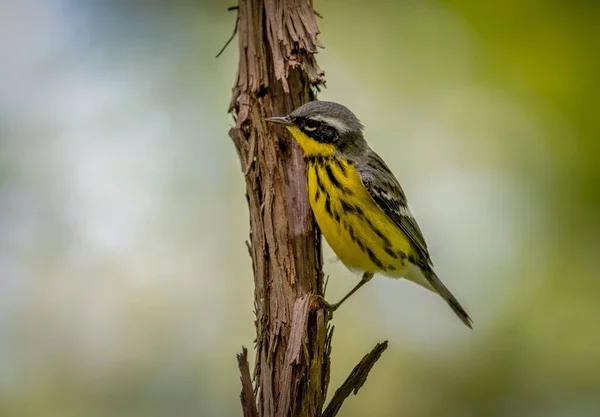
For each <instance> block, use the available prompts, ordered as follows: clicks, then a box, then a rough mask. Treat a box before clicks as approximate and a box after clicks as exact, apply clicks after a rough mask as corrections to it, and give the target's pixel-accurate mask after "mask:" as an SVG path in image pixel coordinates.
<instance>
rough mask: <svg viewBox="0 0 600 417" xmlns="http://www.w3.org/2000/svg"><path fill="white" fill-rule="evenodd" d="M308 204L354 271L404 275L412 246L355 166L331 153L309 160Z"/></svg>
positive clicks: (329, 240)
mask: <svg viewBox="0 0 600 417" xmlns="http://www.w3.org/2000/svg"><path fill="white" fill-rule="evenodd" d="M307 177H308V193H309V200H310V205H311V207H312V210H313V212H314V215H315V218H316V220H317V223H318V225H319V228H320V229H321V232H322V233H323V236H324V237H325V239H326V240H327V242H328V243H329V246H331V248H332V249H333V251H334V252H335V253H336V255H337V256H338V257H339V258H340V260H341V261H342V262H343V263H344V264H345V265H346V266H347V267H349V268H351V269H358V270H361V271H365V272H371V273H376V272H380V273H384V274H386V275H390V276H402V275H403V272H405V268H406V266H407V255H408V254H410V253H411V246H410V242H409V240H408V238H407V237H406V235H405V234H404V233H403V232H402V231H401V230H400V229H399V228H398V227H397V226H396V225H395V224H393V222H392V221H391V220H389V219H388V217H387V216H386V215H385V213H384V212H383V210H382V209H381V208H379V207H378V206H377V205H376V203H375V202H374V201H373V199H372V198H371V196H370V195H369V194H368V192H367V190H366V189H365V187H364V186H363V183H362V180H361V179H360V176H359V174H358V172H357V171H356V169H355V168H354V166H353V165H352V164H350V163H349V162H348V161H346V160H345V159H343V158H340V157H338V156H334V155H329V156H323V155H312V156H311V155H309V156H308V157H307Z"/></svg>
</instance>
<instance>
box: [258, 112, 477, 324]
mask: <svg viewBox="0 0 600 417" xmlns="http://www.w3.org/2000/svg"><path fill="white" fill-rule="evenodd" d="M266 121H268V122H271V123H274V124H279V125H282V126H284V127H285V128H286V129H287V130H288V131H289V132H290V133H291V135H292V137H293V138H294V139H295V141H296V142H297V143H298V144H299V145H300V147H301V148H302V150H303V152H304V157H305V163H306V177H307V191H308V200H309V203H310V207H311V209H312V212H313V214H314V217H315V220H316V222H317V225H318V226H319V229H320V230H321V233H322V235H323V236H324V237H325V239H326V240H327V243H328V244H329V246H330V247H331V249H332V250H333V251H334V252H335V254H336V256H337V257H338V258H339V259H340V260H341V261H342V263H343V264H344V265H345V266H346V267H347V268H348V269H350V270H351V271H355V272H359V273H362V278H361V280H360V282H359V283H358V284H357V285H356V286H355V287H354V288H353V289H352V290H351V291H350V292H348V293H347V294H346V296H344V297H343V298H342V299H341V300H340V301H339V302H337V303H335V304H329V303H327V302H325V305H326V308H327V309H328V310H329V311H330V312H331V313H333V311H335V310H337V309H338V308H339V307H340V306H341V305H342V303H344V302H345V301H346V300H347V299H348V298H350V296H352V295H353V294H354V293H356V291H358V290H359V289H360V288H361V287H362V286H363V285H364V284H366V283H367V282H369V281H370V280H371V279H372V278H373V276H374V275H375V274H380V275H384V276H388V277H391V278H405V279H408V280H410V281H412V282H414V283H416V284H418V285H420V286H422V287H424V288H426V289H428V290H430V291H432V292H434V293H436V294H438V295H439V296H441V297H442V298H443V299H444V300H445V301H446V303H447V304H448V305H449V306H450V308H451V309H452V310H453V311H454V313H455V314H456V315H457V316H458V317H459V318H460V320H462V322H463V323H464V324H465V325H466V326H468V327H469V328H472V320H471V318H470V317H469V315H468V314H467V312H466V311H465V309H464V308H463V307H462V306H461V304H460V303H459V302H458V300H457V299H456V297H454V295H453V294H452V293H451V292H450V290H449V289H448V288H447V287H446V286H445V285H444V284H443V283H442V281H441V280H440V279H439V278H438V276H437V275H436V273H435V272H434V269H433V262H432V261H431V257H430V254H429V249H428V247H427V243H426V242H425V238H424V237H423V233H422V231H421V229H420V227H419V225H418V224H417V221H416V220H415V217H414V216H413V214H412V212H411V210H410V208H409V207H408V202H407V199H406V195H405V193H404V191H403V189H402V187H401V186H400V183H399V182H398V180H397V179H396V177H395V176H394V174H393V173H392V171H391V170H390V169H389V168H388V166H387V165H386V164H385V162H384V161H383V159H382V158H381V157H380V156H379V155H378V154H377V153H376V152H375V151H374V150H372V149H371V147H370V146H369V144H368V143H367V141H366V140H365V137H364V135H363V129H364V127H363V125H362V123H361V122H360V120H359V119H358V118H357V117H356V116H355V115H354V113H352V111H350V110H349V109H348V108H347V107H345V106H343V105H341V104H338V103H334V102H330V101H309V102H307V103H305V104H303V105H302V106H300V107H298V108H297V109H296V110H294V111H292V112H291V113H290V114H288V115H286V116H276V117H269V118H266Z"/></svg>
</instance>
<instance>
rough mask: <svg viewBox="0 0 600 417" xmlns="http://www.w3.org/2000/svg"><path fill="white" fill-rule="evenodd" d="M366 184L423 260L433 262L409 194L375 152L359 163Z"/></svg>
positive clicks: (360, 173)
mask: <svg viewBox="0 0 600 417" xmlns="http://www.w3.org/2000/svg"><path fill="white" fill-rule="evenodd" d="M357 168H358V172H359V175H360V178H361V180H362V183H363V185H364V186H365V188H366V189H367V191H368V192H369V195H370V196H371V198H372V199H373V200H374V201H375V203H376V204H377V205H378V206H379V207H380V208H381V209H382V210H383V211H384V213H385V214H386V215H387V217H388V218H389V219H390V220H391V221H392V222H394V224H395V225H396V226H398V227H399V228H400V230H402V231H403V232H404V233H405V234H406V236H408V238H409V239H410V241H411V243H412V244H413V246H414V247H415V248H416V249H417V251H418V253H419V254H420V255H421V258H422V260H424V261H426V262H427V263H430V264H431V259H430V257H429V251H428V249H427V243H425V238H424V237H423V232H421V228H419V225H418V224H417V221H416V220H415V218H414V217H413V215H412V213H411V211H410V209H409V208H408V204H407V201H406V196H405V195H404V191H403V190H402V187H401V186H400V184H399V183H398V180H397V179H396V177H394V174H392V172H391V171H390V169H389V168H388V167H387V165H386V164H385V162H383V160H382V159H381V158H380V157H379V155H377V154H376V153H375V152H371V153H369V156H368V159H367V161H362V163H361V164H358V165H357Z"/></svg>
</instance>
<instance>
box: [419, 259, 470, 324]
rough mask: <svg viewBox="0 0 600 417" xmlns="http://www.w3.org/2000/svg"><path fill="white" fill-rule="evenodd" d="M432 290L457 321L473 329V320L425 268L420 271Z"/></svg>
mask: <svg viewBox="0 0 600 417" xmlns="http://www.w3.org/2000/svg"><path fill="white" fill-rule="evenodd" d="M421 272H422V273H423V275H424V276H425V278H426V279H427V281H429V284H430V285H431V287H432V289H433V290H434V291H435V292H436V293H438V294H439V295H440V296H441V297H442V298H443V299H444V300H445V301H446V303H448V305H449V306H450V308H451V309H452V311H454V313H455V314H456V315H457V316H458V318H459V319H461V321H462V322H463V323H464V324H465V325H466V326H467V327H468V328H469V329H472V328H473V320H471V317H469V315H468V314H467V312H466V311H465V309H464V308H463V307H462V306H461V305H460V303H459V302H458V300H457V299H456V297H454V295H452V293H451V292H450V290H449V289H448V288H447V287H446V286H445V285H444V283H443V282H442V281H441V280H440V279H439V278H438V276H437V275H436V274H435V272H434V271H433V269H432V268H431V267H425V268H423V269H422V270H421Z"/></svg>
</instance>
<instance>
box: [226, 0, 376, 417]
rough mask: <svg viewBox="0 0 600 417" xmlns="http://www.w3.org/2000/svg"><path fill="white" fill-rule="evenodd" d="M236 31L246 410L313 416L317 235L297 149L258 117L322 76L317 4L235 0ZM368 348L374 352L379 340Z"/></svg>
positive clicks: (305, 92)
mask: <svg viewBox="0 0 600 417" xmlns="http://www.w3.org/2000/svg"><path fill="white" fill-rule="evenodd" d="M238 33H239V59H240V60H239V69H238V76H237V82H236V85H235V86H234V88H233V97H232V101H231V106H230V111H231V112H232V113H233V114H234V116H235V117H236V125H235V127H234V128H232V129H231V130H230V132H229V133H230V136H231V138H232V139H233V142H234V144H235V147H236V150H237V152H238V155H239V158H240V162H241V165H242V172H243V173H244V176H245V180H246V196H247V200H248V207H249V211H250V243H249V245H248V248H249V251H250V255H251V257H252V263H253V268H254V283H255V291H254V307H255V313H256V322H255V324H256V364H255V368H254V376H253V380H254V387H253V386H252V381H251V377H250V372H249V370H248V362H247V360H246V351H245V349H244V351H243V353H242V354H241V355H239V357H238V361H239V365H240V370H241V373H242V386H243V389H242V405H243V409H244V415H245V416H246V417H250V416H252V417H254V416H260V417H275V416H278V417H288V416H294V417H296V416H302V417H304V416H306V417H318V416H321V415H322V414H323V406H324V401H325V396H326V393H327V385H328V382H329V363H330V362H329V353H330V347H331V335H332V334H331V331H329V330H328V322H327V317H326V315H325V314H324V311H323V310H320V309H318V303H317V302H316V300H317V299H316V297H317V296H319V295H323V274H322V270H321V267H322V260H321V245H320V234H319V232H318V229H317V228H316V227H315V224H314V221H313V217H312V213H311V210H310V207H309V204H308V199H307V197H306V180H305V172H304V160H303V156H302V152H301V149H300V148H299V147H298V145H297V144H296V143H294V142H293V140H292V139H291V138H290V137H289V135H288V134H287V133H286V132H284V131H283V130H280V128H279V127H273V126H271V125H267V124H266V122H265V120H264V119H265V117H269V116H273V115H275V116H279V115H286V114H288V113H290V112H291V111H292V110H294V109H295V108H296V107H298V106H300V105H302V104H303V103H305V102H307V101H310V100H313V99H315V91H316V90H318V89H319V87H320V86H322V85H324V83H325V80H324V73H323V71H322V70H321V69H320V68H319V67H318V66H317V63H316V60H315V57H314V54H315V53H316V52H317V47H318V46H319V42H318V40H317V34H318V27H317V23H316V19H315V13H314V11H313V9H312V6H311V4H310V3H309V2H308V1H307V0H240V2H239V7H238ZM383 349H385V346H383ZM375 350H377V352H378V353H377V354H376V355H375V356H376V357H377V358H378V355H380V354H381V352H382V346H379V347H378V348H377V347H376V349H374V351H375ZM370 355H371V357H370V359H369V360H366V363H365V364H363V363H362V362H361V364H362V365H361V364H359V365H357V368H359V367H361V366H362V368H360V369H359V370H358V371H357V369H356V368H355V370H354V371H353V374H356V373H358V374H360V375H363V377H358V378H357V377H356V375H355V376H354V377H352V375H351V377H349V380H350V379H351V378H353V379H352V381H351V382H350V383H349V384H348V385H347V384H345V385H347V386H346V387H345V388H344V387H342V388H344V389H342V388H340V389H339V390H338V392H336V395H335V396H334V400H335V399H336V398H337V400H336V401H337V402H336V404H332V406H331V407H328V409H327V410H326V412H325V414H327V415H329V416H333V415H335V413H336V412H337V410H338V409H339V407H340V406H341V403H342V402H343V400H344V399H345V398H346V397H347V396H348V395H349V394H350V392H351V391H352V390H353V389H354V388H357V387H359V386H360V385H362V383H363V382H364V379H365V378H366V373H368V370H369V369H370V367H371V366H372V364H373V363H374V362H375V360H376V358H375V359H373V358H374V356H373V352H372V353H371V354H370ZM367 356H369V355H367ZM365 358H366V357H365ZM361 378H362V379H361ZM347 382H348V381H347ZM348 390H349V391H348ZM346 392H347V393H346ZM338 394H339V395H338Z"/></svg>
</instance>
